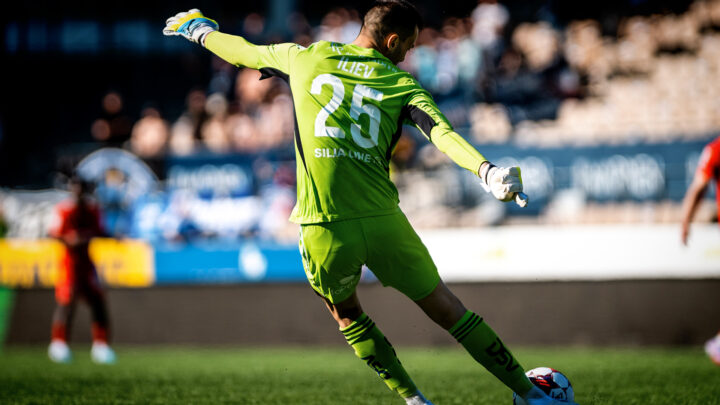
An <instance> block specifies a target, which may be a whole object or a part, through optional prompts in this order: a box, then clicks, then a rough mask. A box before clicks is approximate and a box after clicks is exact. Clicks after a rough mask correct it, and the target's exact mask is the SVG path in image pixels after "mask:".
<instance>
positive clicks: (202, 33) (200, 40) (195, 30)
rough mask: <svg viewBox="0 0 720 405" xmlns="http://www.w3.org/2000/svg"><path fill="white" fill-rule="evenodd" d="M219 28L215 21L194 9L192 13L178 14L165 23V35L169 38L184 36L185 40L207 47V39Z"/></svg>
mask: <svg viewBox="0 0 720 405" xmlns="http://www.w3.org/2000/svg"><path fill="white" fill-rule="evenodd" d="M218 28H219V26H218V23H217V22H216V21H215V20H212V19H210V18H207V17H205V16H204V15H203V13H202V12H201V11H200V10H198V9H196V8H194V9H192V10H190V11H185V12H182V13H177V14H176V15H175V16H173V17H170V18H168V19H167V21H166V22H165V28H164V29H163V34H164V35H167V36H172V35H182V36H183V37H185V39H187V40H189V41H192V42H195V43H196V44H200V45H202V46H205V38H206V37H207V35H208V34H209V33H211V32H213V31H217V30H218Z"/></svg>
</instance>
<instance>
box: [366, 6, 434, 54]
mask: <svg viewBox="0 0 720 405" xmlns="http://www.w3.org/2000/svg"><path fill="white" fill-rule="evenodd" d="M415 27H417V28H418V29H421V28H422V27H423V22H422V17H420V13H418V11H417V9H416V8H415V6H414V5H413V4H412V3H410V2H408V1H406V0H377V1H375V2H374V3H373V4H372V5H371V6H370V8H369V9H368V11H367V12H366V13H365V16H364V17H363V25H362V29H363V30H366V31H367V32H368V33H369V34H370V35H371V36H372V37H373V39H374V40H375V41H376V42H377V43H378V44H379V43H381V42H382V41H383V39H385V37H386V36H387V35H389V34H391V33H393V32H394V33H397V34H398V35H399V36H400V39H401V40H405V39H407V38H408V37H410V36H411V35H412V34H414V33H415Z"/></svg>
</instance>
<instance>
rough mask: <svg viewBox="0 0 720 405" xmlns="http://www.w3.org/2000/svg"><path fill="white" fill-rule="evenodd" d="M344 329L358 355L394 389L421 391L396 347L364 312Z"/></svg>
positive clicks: (404, 392) (407, 392) (404, 394)
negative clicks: (405, 366) (397, 353)
mask: <svg viewBox="0 0 720 405" xmlns="http://www.w3.org/2000/svg"><path fill="white" fill-rule="evenodd" d="M340 332H342V333H343V335H345V339H346V340H347V342H348V344H349V345H350V346H352V348H353V349H355V355H356V356H357V357H359V358H360V359H361V360H363V361H364V362H365V363H367V365H368V366H370V368H371V369H373V371H375V372H376V373H377V375H378V376H379V377H380V378H381V379H382V380H383V381H384V382H385V384H386V385H387V386H388V387H389V388H390V389H391V390H393V391H395V392H397V393H398V394H400V396H402V397H403V398H407V397H410V396H412V395H414V394H415V393H416V392H417V387H416V386H415V383H413V381H412V379H410V376H409V375H408V373H407V372H406V371H405V368H403V366H402V364H400V360H398V358H397V355H396V354H395V349H393V347H392V345H391V344H390V342H389V341H388V340H387V339H386V338H385V335H383V334H382V332H380V329H378V328H377V326H375V322H373V321H372V319H370V318H369V317H368V316H367V315H365V314H364V313H363V314H362V315H360V316H359V317H358V319H356V320H355V321H354V322H353V323H351V324H350V325H349V326H348V327H346V328H341V329H340Z"/></svg>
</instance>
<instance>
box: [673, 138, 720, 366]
mask: <svg viewBox="0 0 720 405" xmlns="http://www.w3.org/2000/svg"><path fill="white" fill-rule="evenodd" d="M711 180H712V181H715V194H716V200H717V209H718V217H720V137H717V138H716V139H715V140H714V141H712V142H710V143H709V144H708V145H707V146H705V148H704V149H703V151H702V155H700V163H699V164H698V168H697V171H696V172H695V177H693V181H692V183H691V184H690V187H689V188H688V190H687V192H686V193H685V198H684V199H683V212H682V235H681V237H682V243H683V244H684V245H687V242H688V235H689V234H690V222H692V219H693V216H695V211H696V210H697V207H698V204H699V203H700V200H702V198H703V196H704V195H705V191H707V187H708V184H710V181H711ZM705 352H706V353H707V355H708V356H709V357H710V360H712V361H713V363H715V364H717V365H719V366H720V332H718V334H717V335H716V336H715V337H714V338H712V339H710V340H708V341H707V343H705Z"/></svg>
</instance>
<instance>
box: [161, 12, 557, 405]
mask: <svg viewBox="0 0 720 405" xmlns="http://www.w3.org/2000/svg"><path fill="white" fill-rule="evenodd" d="M421 27H422V21H421V18H420V15H419V14H418V12H417V10H416V9H415V7H414V6H412V5H411V4H410V3H408V2H407V1H404V0H386V1H378V2H376V3H374V4H373V5H372V7H371V8H370V9H369V11H368V12H367V13H366V15H365V17H364V21H363V26H362V28H361V31H360V34H359V35H358V37H357V38H356V39H355V40H354V41H353V42H352V43H350V44H341V43H335V42H327V41H319V42H317V43H314V44H311V45H310V46H309V47H307V48H305V47H302V46H300V45H297V44H292V43H285V44H277V45H270V46H256V45H254V44H251V43H249V42H248V41H247V40H245V39H244V38H242V37H239V36H234V35H228V34H224V33H221V32H218V31H217V28H218V25H217V23H216V22H215V21H213V20H211V19H209V18H206V17H204V16H203V15H202V13H201V12H200V11H199V10H197V9H193V10H190V11H189V12H185V13H179V14H177V15H176V16H174V17H171V18H170V19H168V21H167V26H166V27H165V29H164V31H163V32H164V33H165V35H182V36H183V37H185V38H187V39H189V40H191V41H193V42H196V43H199V44H200V45H202V46H204V47H206V48H207V49H209V50H210V51H212V52H213V53H215V54H217V55H218V56H220V57H221V58H223V59H224V60H226V61H228V62H230V63H232V64H233V65H235V66H246V67H249V68H253V69H258V70H260V72H261V73H262V74H263V77H270V76H278V77H281V78H283V79H285V80H287V81H288V83H289V84H290V89H291V92H292V95H293V101H294V103H295V111H296V116H295V118H296V123H297V128H296V133H295V151H296V164H297V179H298V180H297V193H298V198H297V204H296V206H295V208H294V210H293V213H292V214H291V216H290V220H291V221H293V222H296V223H298V224H300V225H301V232H300V251H301V253H302V258H303V265H304V267H305V272H306V275H307V277H308V281H309V282H310V284H311V286H312V287H313V289H314V290H315V291H316V292H317V293H318V294H319V295H320V296H321V297H323V299H324V301H325V303H326V305H327V307H328V309H329V310H330V312H331V313H332V315H333V317H334V318H335V320H336V321H337V322H338V325H339V327H340V331H341V332H342V333H343V335H344V336H345V339H346V340H347V342H348V344H349V345H350V346H351V347H352V348H353V349H354V350H355V354H356V356H357V357H358V358H360V359H361V360H362V361H363V362H364V363H366V364H367V365H368V366H369V367H370V368H371V369H372V370H373V371H374V372H376V373H377V375H378V376H379V377H380V378H381V379H382V380H383V381H384V382H385V384H386V385H387V386H388V387H389V388H390V389H391V390H393V391H394V392H396V393H397V394H399V395H400V396H401V397H402V398H403V399H404V400H405V402H406V403H408V404H418V405H419V404H431V402H430V401H428V400H427V399H426V398H425V397H424V396H423V394H422V393H421V392H420V391H419V390H418V388H417V386H416V385H415V383H414V382H413V381H412V379H411V378H410V377H409V375H408V373H407V372H406V371H405V369H404V367H403V366H402V364H400V361H399V360H398V358H397V356H396V354H395V350H394V349H393V347H392V345H390V342H389V341H388V340H387V339H386V338H385V336H384V335H383V333H382V332H381V331H380V329H379V328H378V327H377V326H376V325H375V323H374V322H373V321H372V319H370V317H368V315H367V314H365V313H364V311H363V310H362V307H361V306H360V302H359V300H358V297H357V294H356V291H355V289H356V287H357V283H358V281H359V280H360V273H361V267H362V266H363V265H367V266H368V267H369V268H370V269H372V271H373V273H374V274H375V275H376V276H377V278H378V279H379V280H380V281H381V282H382V283H383V285H386V286H391V287H393V288H395V289H397V290H398V291H400V292H402V293H403V294H405V295H406V296H407V297H408V298H410V299H412V300H413V301H415V302H416V303H417V304H418V306H420V308H421V309H422V310H423V311H425V313H426V314H427V315H428V316H429V317H430V318H431V319H432V320H433V321H435V322H436V323H437V324H438V325H440V326H441V327H443V328H444V329H446V330H447V331H448V332H449V333H450V334H451V335H452V336H453V337H454V338H455V339H456V340H457V341H458V342H459V343H460V344H461V345H462V346H463V347H464V348H465V349H466V350H467V351H468V352H469V353H470V355H471V356H472V357H473V358H474V359H475V360H477V361H478V362H479V363H480V364H482V365H483V366H484V367H485V368H487V369H488V370H489V371H490V372H491V373H493V374H494V375H495V376H496V377H497V378H498V379H499V380H500V381H502V382H503V383H504V384H505V385H506V386H508V387H509V388H510V389H511V390H513V391H514V392H516V393H517V394H518V395H519V396H520V397H521V398H523V399H524V401H526V402H527V403H528V404H530V405H541V404H542V405H551V404H559V403H558V402H556V401H554V400H552V399H551V398H550V397H548V396H547V395H545V394H544V393H543V392H542V391H541V390H540V389H539V388H537V387H535V386H534V385H533V384H532V383H531V382H530V380H529V379H528V378H527V376H525V373H524V371H523V368H522V367H521V366H520V364H519V363H518V361H517V360H516V359H515V357H514V356H513V355H512V354H511V353H510V351H509V350H508V349H507V348H506V346H505V345H504V344H503V342H502V341H501V340H500V338H498V336H497V335H496V334H495V332H494V331H493V330H492V329H491V328H490V327H489V326H488V325H487V323H486V322H484V321H483V319H482V318H481V317H480V316H478V315H477V314H475V313H473V312H471V311H468V310H467V309H466V308H465V307H464V306H463V304H462V303H461V302H460V300H459V299H458V298H457V297H455V295H454V294H453V293H452V292H450V290H449V289H448V288H447V286H445V284H444V283H443V282H442V280H440V277H439V275H438V272H437V268H436V267H435V264H434V262H433V260H432V258H431V257H430V254H429V252H428V251H427V248H426V247H425V245H424V244H423V243H422V241H421V240H420V238H419V237H418V236H417V234H416V233H415V231H414V230H413V229H412V227H411V226H410V223H409V222H408V220H407V218H406V217H405V215H404V214H403V213H402V211H401V210H400V208H399V206H398V202H399V200H398V192H397V189H396V188H395V185H394V184H393V183H392V181H391V180H390V177H389V168H390V157H391V155H392V151H393V149H394V147H395V145H396V144H397V142H398V139H399V137H400V134H401V129H402V124H403V122H408V123H410V124H414V125H415V126H416V127H418V129H420V131H421V132H422V133H423V134H424V135H425V136H426V137H427V139H428V140H429V141H431V142H432V143H433V144H434V145H435V146H437V147H438V148H439V149H440V150H441V151H443V152H444V153H445V154H447V155H448V156H449V157H450V158H451V159H452V160H453V161H455V162H456V163H458V164H459V165H460V166H461V167H463V168H465V169H467V170H469V171H471V172H473V173H474V174H475V175H477V176H479V177H480V178H481V180H482V184H484V185H485V187H487V188H488V191H490V192H492V194H493V196H495V197H496V198H497V199H499V200H501V201H512V200H513V199H514V200H515V201H516V202H518V204H520V205H523V206H524V205H525V204H526V202H527V200H526V199H524V198H523V197H525V196H524V194H521V191H522V180H521V179H520V169H519V168H517V167H513V168H500V167H496V166H494V165H492V164H491V163H490V162H488V161H487V159H485V158H484V157H483V156H482V155H481V154H480V153H479V152H478V151H477V150H476V149H475V148H473V147H472V146H471V145H470V144H468V143H467V142H466V141H465V140H464V139H463V138H462V137H461V136H460V135H459V134H457V133H456V132H455V131H454V130H453V129H452V127H451V125H450V123H449V122H448V120H447V119H446V118H445V116H444V115H443V114H442V113H441V112H440V110H439V109H438V107H437V105H436V104H435V102H434V101H433V99H432V96H431V95H430V93H428V92H427V91H426V90H425V89H423V88H422V87H421V86H420V85H419V84H418V82H417V81H416V80H415V79H414V78H413V77H412V76H411V75H410V74H409V73H407V72H405V71H402V70H400V69H399V68H398V67H397V66H396V65H397V63H398V62H400V61H402V60H403V59H404V58H405V54H406V53H407V51H408V50H410V49H411V48H412V47H413V46H414V44H415V40H416V39H417V35H418V30H419V29H420V28H421ZM341 402H344V403H352V402H354V401H353V399H352V398H345V399H343V400H341Z"/></svg>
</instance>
